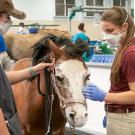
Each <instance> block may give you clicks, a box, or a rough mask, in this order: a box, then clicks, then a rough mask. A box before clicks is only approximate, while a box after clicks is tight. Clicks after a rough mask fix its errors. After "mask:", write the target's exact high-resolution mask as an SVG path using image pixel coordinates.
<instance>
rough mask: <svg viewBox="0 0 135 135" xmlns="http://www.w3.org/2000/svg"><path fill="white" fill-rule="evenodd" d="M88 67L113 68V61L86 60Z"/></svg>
mask: <svg viewBox="0 0 135 135" xmlns="http://www.w3.org/2000/svg"><path fill="white" fill-rule="evenodd" d="M86 65H87V66H88V67H99V68H102V67H103V68H111V66H112V63H98V62H86Z"/></svg>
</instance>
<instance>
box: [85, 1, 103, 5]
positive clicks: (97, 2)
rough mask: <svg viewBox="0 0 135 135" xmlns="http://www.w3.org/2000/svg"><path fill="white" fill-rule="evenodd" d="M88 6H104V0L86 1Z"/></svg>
mask: <svg viewBox="0 0 135 135" xmlns="http://www.w3.org/2000/svg"><path fill="white" fill-rule="evenodd" d="M86 5H87V6H103V0H86Z"/></svg>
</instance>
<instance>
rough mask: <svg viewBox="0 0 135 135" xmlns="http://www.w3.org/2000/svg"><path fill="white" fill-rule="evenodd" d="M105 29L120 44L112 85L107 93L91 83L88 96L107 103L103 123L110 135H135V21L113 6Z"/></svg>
mask: <svg viewBox="0 0 135 135" xmlns="http://www.w3.org/2000/svg"><path fill="white" fill-rule="evenodd" d="M101 27H102V30H103V32H104V35H105V36H106V37H109V38H110V39H111V40H113V41H114V42H115V44H117V45H118V49H117V52H116V55H115V59H114V61H113V64H112V68H111V74H110V81H111V86H110V89H109V92H108V93H106V92H105V91H103V90H101V89H100V88H98V87H97V86H96V85H94V84H89V85H88V86H87V87H86V88H85V90H84V96H85V97H86V98H88V99H91V100H93V101H100V102H102V101H105V111H106V117H105V118H104V120H103V124H104V126H105V125H106V126H107V135H135V129H134V127H135V38H134V31H135V28H134V21H133V18H132V17H131V15H130V14H128V13H127V12H126V10H125V9H124V8H122V7H112V8H110V9H109V10H107V11H105V12H104V13H103V14H102V17H101ZM106 119H107V121H106ZM106 122H107V123H106Z"/></svg>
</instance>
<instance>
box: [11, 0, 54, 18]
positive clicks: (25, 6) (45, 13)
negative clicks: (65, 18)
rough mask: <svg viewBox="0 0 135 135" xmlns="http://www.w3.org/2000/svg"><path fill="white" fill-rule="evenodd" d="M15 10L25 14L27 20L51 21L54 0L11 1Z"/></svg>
mask: <svg viewBox="0 0 135 135" xmlns="http://www.w3.org/2000/svg"><path fill="white" fill-rule="evenodd" d="M13 2H14V5H15V7H16V8H17V9H21V10H23V11H25V12H26V14H27V18H26V19H27V20H53V17H54V15H55V14H54V13H55V5H54V4H55V0H13Z"/></svg>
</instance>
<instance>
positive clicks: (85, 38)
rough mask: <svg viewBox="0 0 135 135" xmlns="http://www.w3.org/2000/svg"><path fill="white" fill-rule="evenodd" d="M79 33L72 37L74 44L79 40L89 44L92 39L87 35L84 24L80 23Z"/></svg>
mask: <svg viewBox="0 0 135 135" xmlns="http://www.w3.org/2000/svg"><path fill="white" fill-rule="evenodd" d="M78 30H79V31H78V32H77V33H76V34H75V35H73V36H72V38H71V40H72V42H76V41H77V40H78V39H81V40H83V41H85V42H87V43H89V41H90V38H89V37H88V36H87V35H86V34H85V29H84V23H80V24H79V25H78Z"/></svg>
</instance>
